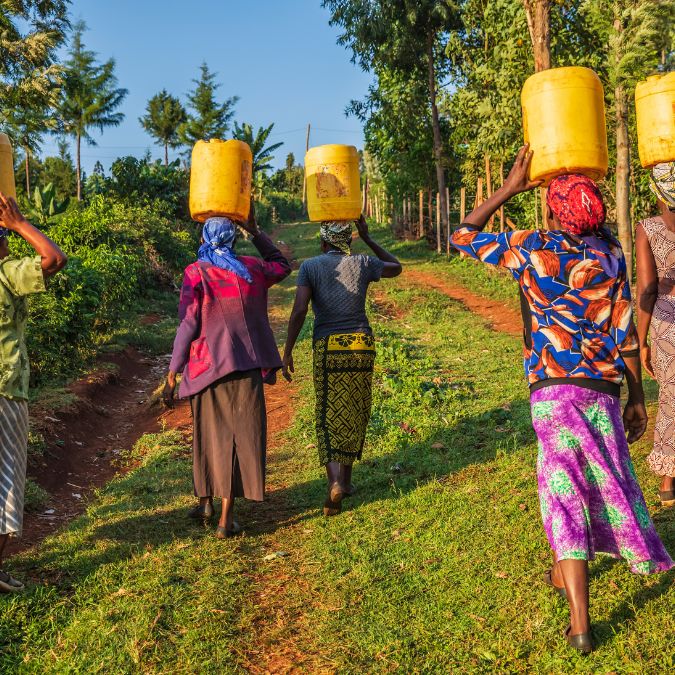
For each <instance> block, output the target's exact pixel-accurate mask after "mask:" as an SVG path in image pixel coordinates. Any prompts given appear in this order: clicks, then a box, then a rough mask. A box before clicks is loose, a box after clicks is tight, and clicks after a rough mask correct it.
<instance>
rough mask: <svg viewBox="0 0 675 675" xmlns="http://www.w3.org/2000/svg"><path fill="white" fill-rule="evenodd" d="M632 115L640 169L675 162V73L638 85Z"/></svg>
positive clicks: (656, 77) (654, 77)
mask: <svg viewBox="0 0 675 675" xmlns="http://www.w3.org/2000/svg"><path fill="white" fill-rule="evenodd" d="M635 113H636V115H637V132H638V150H639V152H640V163H641V164H642V166H643V167H644V168H645V169H647V168H649V167H652V166H655V165H656V164H665V163H667V162H675V72H670V73H667V74H666V75H652V76H651V77H648V78H647V80H646V81H645V82H640V83H638V85H637V87H635Z"/></svg>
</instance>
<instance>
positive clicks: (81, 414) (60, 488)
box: [8, 348, 167, 555]
mask: <svg viewBox="0 0 675 675" xmlns="http://www.w3.org/2000/svg"><path fill="white" fill-rule="evenodd" d="M166 365H167V363H166V358H164V359H161V358H151V357H148V356H145V355H143V354H141V353H140V352H138V351H136V350H135V349H132V348H127V349H125V350H124V351H123V352H120V353H117V354H107V355H105V356H102V357H101V358H99V360H98V365H97V367H96V369H95V370H94V371H93V372H92V373H90V374H89V375H88V376H87V377H85V378H82V379H80V380H77V381H76V382H74V383H72V384H71V385H70V386H69V387H68V388H67V392H68V393H69V394H72V395H73V396H74V397H75V399H74V402H72V403H70V404H68V405H66V406H65V407H63V408H61V409H58V408H57V409H56V410H54V409H52V408H50V407H49V406H47V407H45V405H44V404H40V403H39V402H38V403H37V404H36V405H34V406H32V407H31V422H32V428H33V429H34V430H35V431H37V432H39V433H41V434H42V435H43V437H44V440H45V448H44V451H43V453H41V454H40V453H36V454H35V455H33V454H31V455H30V456H29V461H28V476H29V477H30V478H31V479H32V480H34V481H35V482H36V483H37V484H38V485H40V487H42V488H43V489H44V490H46V491H47V492H48V493H49V495H50V498H49V500H48V502H47V504H46V505H45V506H44V507H43V508H41V509H40V510H39V511H38V512H37V513H26V516H25V519H24V532H23V537H22V538H21V539H20V540H15V541H11V542H10V543H9V545H8V553H9V554H10V555H11V554H13V553H18V552H19V551H23V550H25V549H27V548H31V547H32V546H34V545H35V544H37V543H39V542H40V541H42V540H43V539H44V538H45V537H47V536H49V535H50V534H53V533H54V532H56V531H57V530H58V529H60V528H61V527H63V526H64V525H65V524H66V523H68V522H69V521H70V520H72V519H73V518H75V517H76V516H78V515H80V514H81V513H82V512H83V511H84V510H85V508H86V505H87V502H88V501H89V499H90V497H91V494H92V492H93V490H95V489H96V488H97V487H100V486H102V485H104V484H105V483H107V482H108V481H109V480H110V479H111V478H112V477H113V476H114V475H115V474H116V473H117V472H118V471H119V470H120V467H119V459H120V454H121V453H122V451H124V450H128V449H129V448H131V447H132V446H133V445H134V443H135V442H136V441H137V440H138V439H139V438H140V437H141V436H142V435H143V434H145V433H148V432H153V431H157V430H158V429H159V428H160V423H159V420H158V410H157V408H156V407H155V408H153V407H151V406H150V405H149V404H148V401H149V400H150V398H151V395H152V392H153V390H154V389H155V387H156V385H157V382H158V381H159V379H160V378H161V376H162V374H163V372H164V370H165V368H166Z"/></svg>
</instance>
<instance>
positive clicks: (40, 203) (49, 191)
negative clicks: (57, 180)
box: [31, 183, 70, 225]
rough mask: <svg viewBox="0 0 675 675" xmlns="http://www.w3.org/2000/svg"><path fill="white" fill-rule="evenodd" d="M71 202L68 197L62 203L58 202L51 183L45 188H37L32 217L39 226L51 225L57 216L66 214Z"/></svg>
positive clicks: (32, 206) (34, 195) (34, 194)
mask: <svg viewBox="0 0 675 675" xmlns="http://www.w3.org/2000/svg"><path fill="white" fill-rule="evenodd" d="M69 201H70V199H69V198H68V197H66V198H65V199H64V200H62V201H59V200H57V198H56V189H55V188H54V184H53V183H49V184H48V185H46V186H45V187H43V188H40V187H36V188H35V191H34V192H33V203H32V204H31V212H32V216H33V218H34V219H35V220H36V221H37V223H38V224H40V225H49V224H51V222H52V220H53V219H54V217H55V216H58V215H60V214H62V213H64V212H65V210H66V209H67V208H68V202H69Z"/></svg>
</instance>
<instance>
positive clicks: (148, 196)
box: [85, 157, 190, 219]
mask: <svg viewBox="0 0 675 675" xmlns="http://www.w3.org/2000/svg"><path fill="white" fill-rule="evenodd" d="M111 174H112V175H111V176H110V177H107V178H106V177H103V176H101V175H97V174H92V176H91V177H90V178H89V180H88V181H87V186H86V187H85V190H86V193H87V196H88V197H90V198H93V197H94V196H96V195H103V196H106V197H112V198H113V199H116V200H119V201H123V202H125V203H127V204H136V205H142V206H148V205H152V204H155V203H156V202H161V203H162V205H163V207H164V209H165V213H166V215H168V216H170V217H173V218H182V219H187V218H189V215H190V214H189V212H188V186H189V176H190V174H189V172H188V171H187V169H184V168H181V166H180V160H176V161H175V162H173V163H172V164H169V166H164V164H162V162H161V161H159V160H158V161H156V162H151V161H149V160H148V159H137V158H136V157H120V158H119V159H116V160H115V161H114V162H113V164H112V168H111Z"/></svg>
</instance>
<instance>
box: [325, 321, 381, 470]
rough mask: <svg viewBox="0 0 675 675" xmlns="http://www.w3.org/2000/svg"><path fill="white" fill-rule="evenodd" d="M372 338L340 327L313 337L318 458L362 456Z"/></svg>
mask: <svg viewBox="0 0 675 675" xmlns="http://www.w3.org/2000/svg"><path fill="white" fill-rule="evenodd" d="M374 366H375V340H374V338H373V336H372V335H366V334H365V333H344V334H337V335H330V336H328V337H325V338H319V339H318V340H316V341H315V342H314V389H315V393H316V435H317V446H318V449H319V461H320V463H321V464H322V465H323V464H327V463H328V462H340V463H341V464H353V463H354V461H356V460H357V459H361V453H362V452H363V444H364V442H365V440H366V430H367V428H368V422H369V421H370V412H371V408H372V399H373V368H374Z"/></svg>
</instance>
